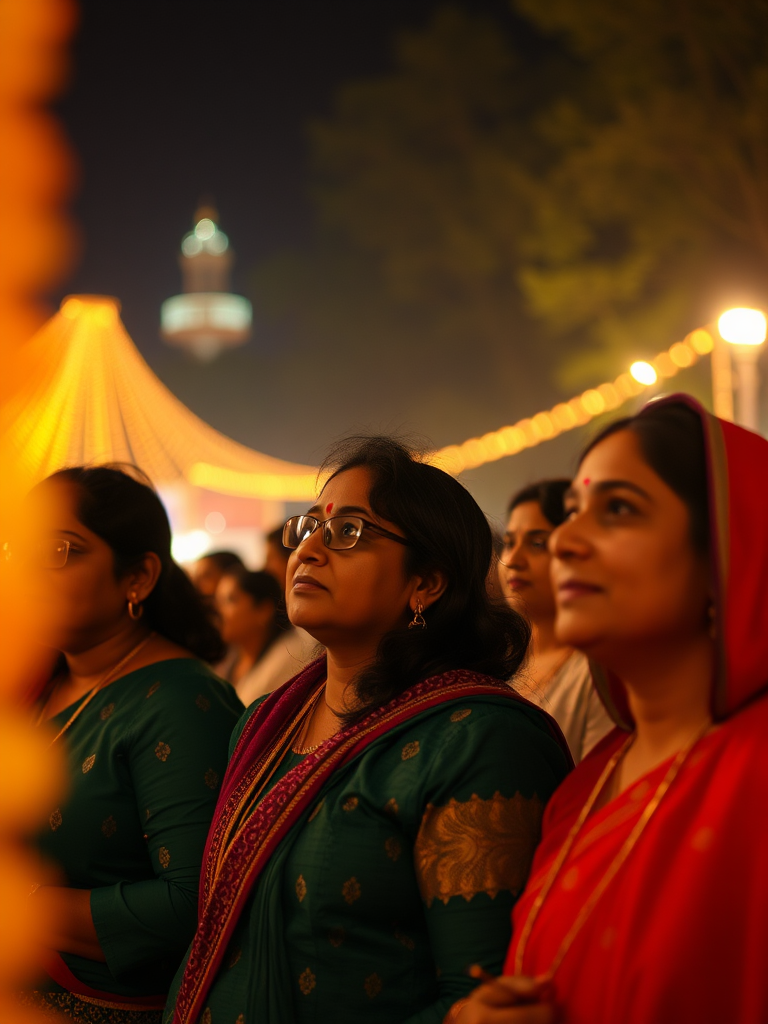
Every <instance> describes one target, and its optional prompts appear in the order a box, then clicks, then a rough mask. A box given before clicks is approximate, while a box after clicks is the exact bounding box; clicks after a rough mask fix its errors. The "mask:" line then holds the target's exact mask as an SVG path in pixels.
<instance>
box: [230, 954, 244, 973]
mask: <svg viewBox="0 0 768 1024" xmlns="http://www.w3.org/2000/svg"><path fill="white" fill-rule="evenodd" d="M242 955H243V951H242V949H235V950H233V951H232V953H230V955H229V960H228V961H227V967H228V968H229V969H230V970H231V969H232V968H233V967H234V966H235V964H236V963H239V962H240V957H241V956H242Z"/></svg>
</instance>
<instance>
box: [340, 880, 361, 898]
mask: <svg viewBox="0 0 768 1024" xmlns="http://www.w3.org/2000/svg"><path fill="white" fill-rule="evenodd" d="M341 895H342V896H343V897H344V899H345V900H346V901H347V903H349V904H350V905H351V904H353V903H354V902H355V900H359V899H360V896H361V895H362V889H361V888H360V883H359V882H358V880H357V879H356V878H355V876H354V875H353V876H352V878H348V879H347V881H346V882H345V883H344V885H342V887H341Z"/></svg>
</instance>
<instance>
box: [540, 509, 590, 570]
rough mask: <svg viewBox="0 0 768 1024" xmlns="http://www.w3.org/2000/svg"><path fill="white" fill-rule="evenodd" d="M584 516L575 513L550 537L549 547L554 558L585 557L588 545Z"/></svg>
mask: <svg viewBox="0 0 768 1024" xmlns="http://www.w3.org/2000/svg"><path fill="white" fill-rule="evenodd" d="M583 527H584V516H583V514H580V513H573V514H572V515H571V516H570V517H569V518H568V519H566V520H565V522H563V523H561V524H560V525H559V526H558V527H556V528H555V529H554V530H553V531H552V533H551V534H550V535H549V541H548V543H547V547H548V548H549V553H550V555H552V557H553V558H560V559H566V558H577V557H579V556H580V555H583V554H584V553H585V552H586V550H587V548H588V546H589V545H588V543H587V540H586V538H585V536H584V530H583Z"/></svg>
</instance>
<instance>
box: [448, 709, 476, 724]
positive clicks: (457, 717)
mask: <svg viewBox="0 0 768 1024" xmlns="http://www.w3.org/2000/svg"><path fill="white" fill-rule="evenodd" d="M471 714H472V708H461V709H460V710H459V711H454V712H453V714H452V715H451V721H452V722H461V721H463V719H465V718H469V716H470V715H471Z"/></svg>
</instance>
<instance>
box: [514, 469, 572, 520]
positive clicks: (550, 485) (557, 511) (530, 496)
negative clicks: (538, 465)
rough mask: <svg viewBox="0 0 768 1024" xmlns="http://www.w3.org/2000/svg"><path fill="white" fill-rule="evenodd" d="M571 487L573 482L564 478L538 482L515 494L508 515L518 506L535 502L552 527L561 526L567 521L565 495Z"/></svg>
mask: <svg viewBox="0 0 768 1024" xmlns="http://www.w3.org/2000/svg"><path fill="white" fill-rule="evenodd" d="M570 486H571V481H570V480H566V479H565V478H564V477H557V478H556V479H554V480H538V481H537V482H536V483H534V484H529V485H528V487H523V489H522V490H521V491H518V492H517V493H516V494H514V495H513V496H512V497H511V498H510V500H509V505H508V506H507V515H509V514H510V513H511V512H512V509H514V508H517V506H518V505H523V504H525V502H528V501H535V502H536V504H537V505H538V506H539V508H540V509H541V514H542V515H543V516H544V518H545V519H546V520H547V522H548V523H551V524H552V526H559V525H560V523H562V522H563V520H564V519H565V501H564V499H565V494H566V491H567V490H568V488H569V487H570Z"/></svg>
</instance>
